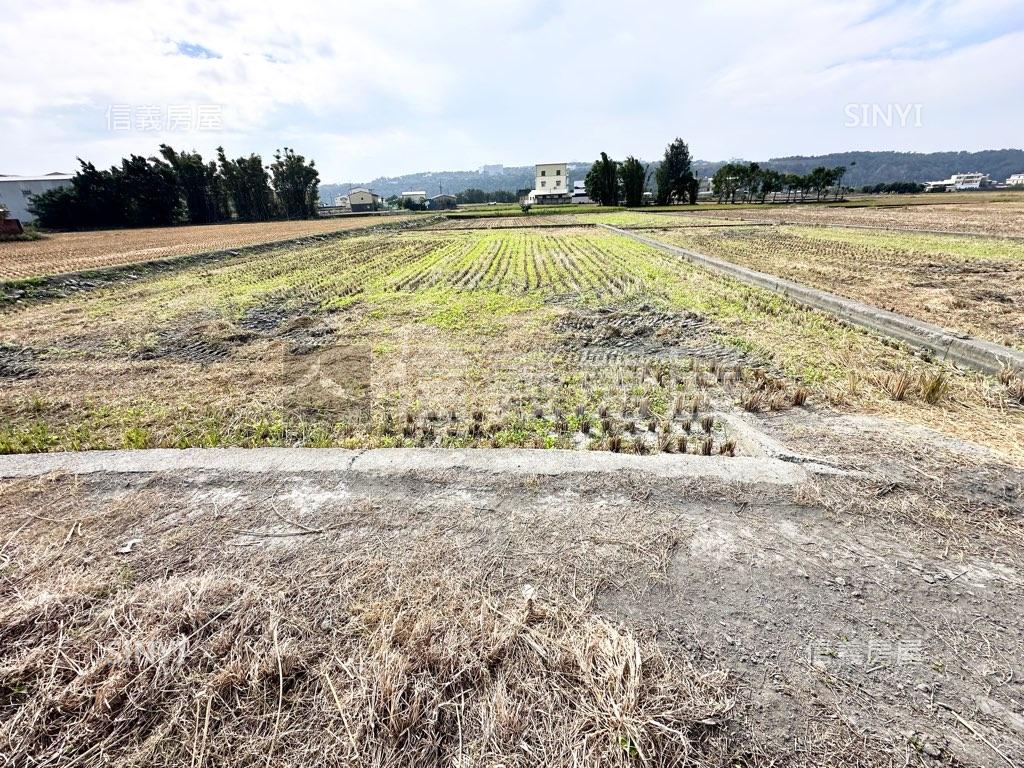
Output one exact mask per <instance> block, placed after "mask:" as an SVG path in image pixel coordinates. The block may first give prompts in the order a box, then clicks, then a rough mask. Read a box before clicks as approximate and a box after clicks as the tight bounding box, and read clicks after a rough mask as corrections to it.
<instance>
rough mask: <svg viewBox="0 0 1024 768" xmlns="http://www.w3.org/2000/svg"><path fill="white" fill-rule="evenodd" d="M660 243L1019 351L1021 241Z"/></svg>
mask: <svg viewBox="0 0 1024 768" xmlns="http://www.w3.org/2000/svg"><path fill="white" fill-rule="evenodd" d="M655 237H657V238H658V239H661V240H664V241H665V242H667V243H672V244H674V245H680V246H683V247H686V248H691V249H693V250H696V251H698V252H701V253H706V254H708V255H710V256H718V257H720V258H724V259H728V260H729V261H733V262H736V263H738V264H742V265H743V266H746V267H750V268H752V269H756V270H759V271H762V272H768V273H770V274H774V275H779V276H780V277H785V278H788V279H791V280H796V281H798V282H802V283H806V284H808V285H812V286H814V287H816V288H821V289H823V290H826V291H831V292H833V293H838V294H841V295H843V296H847V297H849V298H852V299H857V300H859V301H864V302H866V303H868V304H873V305H875V306H878V307H882V308H884V309H890V310H893V311H896V312H900V313H903V314H906V315H910V316H911V317H916V318H919V319H921V320H926V321H928V322H931V323H935V324H936V325H941V326H943V327H946V328H950V329H952V330H956V331H960V332H962V333H967V334H971V335H973V336H977V337H980V338H983V339H987V340H989V341H994V342H996V343H998V344H1004V345H1007V346H1013V347H1017V348H1022V347H1024V312H1022V311H1021V307H1022V306H1024V242H1018V241H1014V240H1000V239H995V238H993V239H983V238H958V237H954V236H945V235H924V234H916V233H897V232H891V233H887V232H868V231H864V230H854V229H826V228H822V229H818V228H809V227H788V226H787V227H781V228H771V229H762V228H757V229H754V228H750V229H720V230H716V229H669V230H665V231H663V232H659V233H656V234H655Z"/></svg>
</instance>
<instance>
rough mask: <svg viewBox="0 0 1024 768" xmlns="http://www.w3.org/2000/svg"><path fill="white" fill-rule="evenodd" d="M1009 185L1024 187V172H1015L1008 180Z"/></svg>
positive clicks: (1007, 184)
mask: <svg viewBox="0 0 1024 768" xmlns="http://www.w3.org/2000/svg"><path fill="white" fill-rule="evenodd" d="M1006 186H1008V187H1024V173H1015V174H1013V175H1012V176H1011V177H1010V178H1008V179H1007V180H1006Z"/></svg>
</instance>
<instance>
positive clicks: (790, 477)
mask: <svg viewBox="0 0 1024 768" xmlns="http://www.w3.org/2000/svg"><path fill="white" fill-rule="evenodd" d="M188 470H213V471H224V472H242V473H248V472H253V473H261V472H337V473H341V474H344V473H358V474H372V475H378V476H380V475H385V476H386V475H402V474H408V473H410V472H420V471H435V472H436V471H446V470H465V471H475V472H487V473H491V474H502V475H511V476H516V475H572V474H602V475H607V474H610V473H615V472H640V473H643V474H648V475H652V476H655V477H661V478H705V479H709V480H721V481H725V482H736V483H744V484H757V483H767V484H770V485H793V484H795V483H799V482H802V481H803V480H806V479H807V477H808V473H807V471H806V470H804V469H803V468H801V467H799V466H796V465H794V464H792V463H790V462H786V461H780V460H778V459H773V458H751V457H742V456H737V457H735V458H726V457H721V456H691V455H685V456H680V455H677V454H664V453H663V454H658V455H654V456H635V455H628V454H621V453H606V452H603V451H566V450H529V449H512V448H498V449H487V448H481V449H459V450H446V449H441V448H377V449H372V450H365V451H358V450H344V449H340V448H189V449H185V450H175V449H153V450H143V451H85V452H82V453H32V454H17V455H11V456H0V477H3V478H17V477H38V476H40V475H47V474H50V473H55V472H58V473H69V474H74V475H85V474H94V473H113V474H116V473H129V474H134V473H143V474H152V473H157V472H180V471H188Z"/></svg>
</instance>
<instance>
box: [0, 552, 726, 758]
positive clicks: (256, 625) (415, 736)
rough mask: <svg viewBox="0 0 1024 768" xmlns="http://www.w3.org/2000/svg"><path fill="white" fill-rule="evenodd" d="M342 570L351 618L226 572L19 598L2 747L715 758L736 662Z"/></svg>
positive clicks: (583, 619) (583, 620)
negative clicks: (690, 659)
mask: <svg viewBox="0 0 1024 768" xmlns="http://www.w3.org/2000/svg"><path fill="white" fill-rule="evenodd" d="M338 566H339V567H343V568H345V570H346V571H347V573H348V576H347V583H346V584H345V585H343V586H342V587H341V590H340V591H341V594H342V596H343V600H344V602H345V604H347V605H348V606H349V610H350V611H351V613H350V615H349V616H348V617H344V619H342V621H343V623H342V625H341V626H338V627H335V626H332V623H331V620H330V619H329V617H328V615H327V612H326V611H324V610H323V607H324V606H326V605H331V604H332V603H336V602H337V600H338V596H337V593H336V592H334V591H333V590H326V591H319V590H313V591H311V592H307V593H306V594H304V595H300V594H294V593H292V594H283V593H280V592H278V591H277V590H274V589H267V588H265V587H263V586H254V585H252V584H251V583H245V582H243V581H240V580H238V579H236V578H233V577H231V576H229V575H218V574H210V575H205V576H202V577H198V578H177V577H171V578H168V579H167V580H164V581H158V582H154V583H150V584H146V585H142V586H139V587H136V588H133V589H130V590H125V591H124V592H122V593H121V594H119V595H117V596H116V597H115V598H114V599H112V600H111V599H104V598H103V592H104V589H105V588H104V587H102V586H99V585H89V584H85V583H71V584H67V585H65V589H64V590H62V591H58V592H48V593H45V594H35V595H31V596H25V598H24V599H21V600H16V601H14V602H13V604H10V605H9V606H8V607H7V608H6V609H5V610H3V611H2V612H0V636H2V638H3V641H4V648H5V653H4V656H3V666H2V668H0V691H3V695H2V711H4V713H5V717H4V724H3V725H2V726H0V744H2V745H4V748H3V752H4V753H5V755H6V756H7V758H8V759H9V760H12V761H13V763H14V764H19V763H27V762H31V761H33V760H34V759H38V758H40V757H43V756H44V755H49V756H51V757H55V758H56V757H59V758H60V760H61V764H63V765H71V764H73V760H72V758H75V761H76V762H77V761H80V762H85V763H87V764H94V763H95V762H96V761H97V760H99V759H100V756H101V755H103V756H105V761H112V762H114V763H115V764H118V765H186V764H188V765H240V764H252V763H256V762H263V761H266V763H267V764H272V765H310V764H312V763H315V762H317V760H318V757H319V756H321V755H322V754H324V751H325V750H326V751H327V752H329V753H330V754H331V755H332V759H335V760H337V761H339V762H341V763H347V762H349V761H352V762H355V763H358V764H359V765H364V766H390V765H397V764H403V765H467V766H468V765H481V764H495V763H503V764H505V765H527V764H545V765H566V766H568V765H603V766H612V765H623V766H625V765H634V764H637V762H639V763H640V764H644V765H705V764H714V763H717V759H715V757H716V756H717V755H718V754H719V752H721V751H722V748H723V746H724V740H723V739H722V738H721V737H720V736H717V737H716V736H715V735H713V729H712V728H711V727H710V726H713V725H716V724H717V723H718V722H719V721H718V718H719V717H720V716H721V715H723V714H724V713H725V712H726V711H728V709H729V708H730V701H729V698H728V696H727V694H726V692H725V689H724V687H723V686H724V682H725V678H724V675H722V674H721V673H718V672H710V673H708V672H700V671H698V670H697V669H696V668H694V667H693V666H692V665H689V664H688V663H684V662H681V661H678V660H676V661H670V660H669V659H667V658H666V657H665V656H664V655H663V654H661V653H660V652H659V651H658V649H657V647H656V646H654V645H652V644H651V643H649V642H641V641H639V640H638V639H637V638H636V637H635V636H634V635H633V634H631V633H630V632H629V630H626V629H623V628H620V627H616V626H614V625H612V624H611V623H609V622H608V621H607V620H605V619H602V618H600V617H598V616H594V615H591V614H589V613H588V612H587V611H585V610H582V609H580V608H577V607H572V606H569V605H565V604H557V603H552V602H549V601H546V600H541V599H536V598H534V597H532V596H530V597H524V598H522V599H520V600H516V601H502V600H500V599H498V598H491V597H487V596H483V597H481V596H480V595H479V594H470V593H469V591H467V590H464V589H459V588H458V587H456V588H452V586H450V585H448V584H439V583H435V584H429V583H428V584H424V583H407V584H399V585H394V586H392V585H388V584H386V583H381V582H379V581H378V579H377V577H378V576H379V575H380V574H379V572H378V571H379V568H380V566H379V565H377V564H373V563H366V562H357V561H353V562H346V563H338ZM709 757H710V758H711V760H709V759H708V758H709ZM712 760H713V761H714V762H712Z"/></svg>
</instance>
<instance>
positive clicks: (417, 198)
mask: <svg viewBox="0 0 1024 768" xmlns="http://www.w3.org/2000/svg"><path fill="white" fill-rule="evenodd" d="M399 197H401V198H402V199H403V200H411V201H412V202H414V203H416V204H417V205H423V203H425V202H426V201H427V193H426V192H425V191H423V190H422V189H421V190H418V191H416V192H403V193H402V194H401V195H399Z"/></svg>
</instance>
